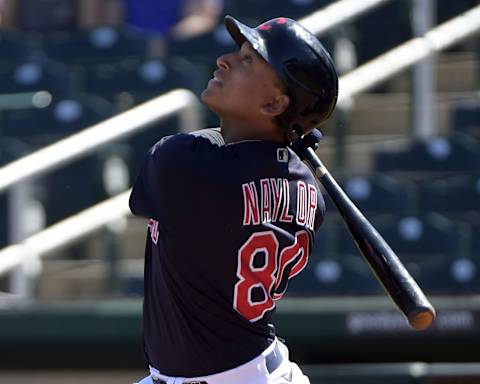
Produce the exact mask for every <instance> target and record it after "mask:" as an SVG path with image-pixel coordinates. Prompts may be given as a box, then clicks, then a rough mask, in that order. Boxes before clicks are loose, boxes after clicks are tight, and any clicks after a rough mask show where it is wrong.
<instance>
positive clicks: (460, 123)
mask: <svg viewBox="0 0 480 384" xmlns="http://www.w3.org/2000/svg"><path fill="white" fill-rule="evenodd" d="M452 126H453V129H454V130H455V131H457V132H461V133H465V134H467V135H470V136H472V137H474V138H476V139H477V140H480V99H479V98H477V99H473V100H468V101H464V102H462V103H458V104H457V105H456V106H455V107H454V108H453V111H452Z"/></svg>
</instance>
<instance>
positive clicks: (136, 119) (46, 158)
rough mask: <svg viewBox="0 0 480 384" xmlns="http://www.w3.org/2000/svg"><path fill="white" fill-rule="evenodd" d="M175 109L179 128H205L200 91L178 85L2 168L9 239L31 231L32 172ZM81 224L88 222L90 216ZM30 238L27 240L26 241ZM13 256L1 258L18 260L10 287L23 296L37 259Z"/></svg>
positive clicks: (56, 164)
mask: <svg viewBox="0 0 480 384" xmlns="http://www.w3.org/2000/svg"><path fill="white" fill-rule="evenodd" d="M174 114H178V115H179V118H180V127H181V128H180V129H181V130H183V131H195V130H197V129H199V128H201V127H200V126H199V124H200V122H201V119H200V111H199V101H198V99H197V97H196V96H195V95H194V94H193V93H192V92H190V91H188V90H174V91H172V92H169V93H166V94H165V95H162V96H159V97H156V98H154V99H152V100H150V101H147V102H146V103H143V104H141V105H139V106H138V107H135V108H133V109H131V110H128V111H126V112H123V113H121V114H118V115H116V116H114V117H112V118H110V119H107V120H105V121H103V122H101V123H98V124H96V125H94V126H92V127H90V128H87V129H85V130H83V131H81V132H79V133H76V134H73V135H71V136H69V137H67V138H65V139H63V140H60V141H58V142H56V143H54V144H52V145H49V146H47V147H45V148H43V149H40V150H38V151H37V152H34V153H32V154H30V155H27V156H25V157H23V158H21V159H19V160H16V161H13V162H11V163H10V164H7V165H6V166H4V167H3V168H0V191H2V190H4V189H6V188H8V187H10V190H9V191H8V192H9V194H8V202H9V204H8V211H9V215H8V216H9V226H8V229H9V234H10V236H9V237H10V241H11V242H14V243H18V242H22V241H24V239H25V237H26V236H27V235H28V234H27V233H26V230H25V225H26V222H25V221H26V220H25V218H24V217H23V212H25V207H26V206H27V203H28V198H29V195H30V193H29V190H30V188H31V184H32V181H31V179H32V178H33V177H37V176H39V175H41V174H43V173H46V172H49V171H52V170H54V169H56V168H58V167H60V166H62V165H65V164H67V163H70V162H72V161H73V160H75V159H77V158H79V157H82V156H86V155H88V154H89V153H91V152H93V151H95V150H97V149H99V148H100V147H102V146H104V145H106V144H108V143H110V142H112V141H115V140H119V139H121V138H125V137H127V136H130V135H132V134H134V133H136V132H139V131H141V130H144V129H146V128H148V127H149V126H151V125H153V124H155V123H158V122H160V121H163V120H165V119H167V118H168V117H170V116H172V115H174ZM83 224H88V221H86V222H83ZM79 228H83V230H84V231H85V232H87V233H88V232H90V230H89V229H88V225H87V227H85V225H82V226H81V227H79ZM48 231H49V230H48V229H47V230H44V231H42V232H40V233H39V234H38V235H39V236H40V238H42V236H41V234H43V233H46V234H47V237H46V239H45V241H50V240H51V238H49V237H48V233H49V232H48ZM35 236H37V235H35ZM59 238H60V239H61V238H62V237H59ZM29 239H30V238H28V239H26V240H25V241H26V242H28V241H29ZM5 251H7V252H8V254H10V255H11V251H9V248H6V249H5ZM2 254H3V252H2ZM13 259H14V260H16V261H15V263H13V264H8V263H9V260H13ZM13 259H11V256H8V257H7V258H6V259H5V260H2V261H1V262H2V263H3V262H5V263H7V264H8V265H11V266H12V267H11V268H14V266H15V265H16V266H19V268H17V269H14V271H13V274H12V278H11V279H10V291H12V292H14V293H16V294H18V295H20V296H29V295H30V293H31V289H32V285H31V284H30V282H29V279H28V278H27V276H28V274H29V272H28V270H29V267H28V266H29V265H30V266H31V265H33V264H32V263H28V262H27V261H28V260H30V259H29V258H28V257H25V258H23V259H22V258H15V257H14V258H13ZM22 260H25V261H26V262H27V264H25V265H23V266H22ZM5 265H6V264H5ZM11 268H10V269H11Z"/></svg>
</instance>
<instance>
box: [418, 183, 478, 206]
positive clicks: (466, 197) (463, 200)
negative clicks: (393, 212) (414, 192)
mask: <svg viewBox="0 0 480 384" xmlns="http://www.w3.org/2000/svg"><path fill="white" fill-rule="evenodd" d="M419 192H420V193H419V208H420V209H421V210H426V211H437V212H448V213H461V212H467V211H477V212H478V211H480V174H472V175H460V176H453V177H448V178H444V179H441V180H433V181H428V182H425V183H422V184H421V186H420V190H419Z"/></svg>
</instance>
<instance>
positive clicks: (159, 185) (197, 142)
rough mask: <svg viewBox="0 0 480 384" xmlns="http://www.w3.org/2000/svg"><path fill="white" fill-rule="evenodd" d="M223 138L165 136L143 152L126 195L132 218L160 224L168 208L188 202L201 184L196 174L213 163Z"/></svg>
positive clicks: (216, 134)
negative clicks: (153, 220)
mask: <svg viewBox="0 0 480 384" xmlns="http://www.w3.org/2000/svg"><path fill="white" fill-rule="evenodd" d="M222 142H223V139H221V134H220V132H219V131H218V130H202V131H198V133H197V132H194V133H192V134H183V133H181V134H176V135H173V136H168V137H165V138H163V139H162V140H160V141H159V142H158V143H156V144H155V145H154V146H153V147H152V148H151V149H150V150H149V151H148V153H147V155H146V157H145V159H144V162H143V164H142V167H141V169H140V172H139V174H138V176H137V179H136V181H135V183H134V185H133V188H132V193H131V195H130V200H129V204H130V210H131V211H132V213H133V214H134V215H137V216H143V217H145V218H153V219H156V220H159V221H160V222H162V221H163V220H164V219H166V216H171V215H170V214H169V213H171V212H172V207H180V208H179V210H180V212H178V214H179V215H181V214H182V212H181V210H182V207H186V204H188V203H189V201H191V200H192V197H193V196H195V194H196V192H198V189H199V188H201V184H199V183H198V182H196V180H198V179H199V177H200V174H199V172H205V169H207V168H208V167H209V163H212V162H214V161H215V160H216V159H215V156H216V152H215V151H216V150H218V148H219V147H220V146H221V145H222Z"/></svg>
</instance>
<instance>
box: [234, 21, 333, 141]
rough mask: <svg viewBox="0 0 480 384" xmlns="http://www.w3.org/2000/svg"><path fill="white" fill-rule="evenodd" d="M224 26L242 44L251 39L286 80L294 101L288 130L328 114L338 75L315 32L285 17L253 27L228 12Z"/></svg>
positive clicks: (306, 128)
mask: <svg viewBox="0 0 480 384" xmlns="http://www.w3.org/2000/svg"><path fill="white" fill-rule="evenodd" d="M225 26H226V28H227V30H228V32H229V33H230V34H231V35H232V37H233V39H234V40H235V42H236V43H237V44H238V45H239V46H241V45H242V44H243V43H244V42H245V41H248V42H250V44H252V46H253V49H255V51H256V52H257V53H258V54H259V55H260V56H261V57H262V58H263V59H264V60H265V61H267V62H268V63H269V64H270V65H271V66H272V67H273V69H274V70H275V71H276V73H277V75H278V76H279V77H280V79H281V80H282V81H283V83H284V84H285V87H286V88H287V91H288V93H289V96H290V102H291V105H290V106H289V108H288V111H287V112H288V116H287V117H286V118H285V119H284V120H282V121H283V122H284V124H286V125H287V129H288V130H293V131H295V132H297V133H298V134H303V133H306V132H309V131H310V130H312V129H313V128H315V127H317V126H319V125H320V124H322V123H323V122H324V121H325V120H327V119H328V118H329V116H330V115H331V113H332V112H333V109H334V108H335V104H336V102H337V95H338V76H337V72H336V71H335V66H334V64H333V61H332V59H331V57H330V55H329V54H328V52H327V50H326V49H325V48H324V46H323V45H322V43H320V41H318V39H317V38H316V36H315V35H313V34H312V33H311V32H309V31H308V30H307V29H305V28H304V27H303V26H302V25H300V24H299V23H297V22H296V21H295V20H292V19H288V18H285V17H279V18H276V19H272V20H269V21H267V22H265V23H263V24H261V25H259V26H258V27H256V28H250V27H248V26H246V25H245V24H242V23H240V22H239V21H238V20H236V19H234V18H233V17H231V16H226V17H225Z"/></svg>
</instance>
